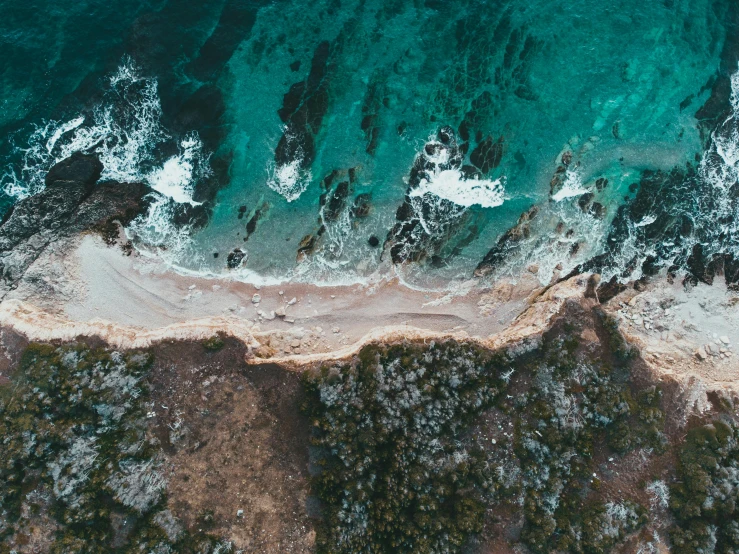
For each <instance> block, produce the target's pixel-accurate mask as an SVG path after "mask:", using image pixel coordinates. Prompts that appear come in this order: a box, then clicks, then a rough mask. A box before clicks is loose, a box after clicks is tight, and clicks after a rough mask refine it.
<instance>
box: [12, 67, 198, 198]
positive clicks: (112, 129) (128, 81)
mask: <svg viewBox="0 0 739 554" xmlns="http://www.w3.org/2000/svg"><path fill="white" fill-rule="evenodd" d="M109 83H110V89H109V90H107V91H106V95H105V100H104V101H103V102H102V103H101V104H99V105H97V106H95V107H94V108H93V109H92V113H91V114H90V115H88V116H87V117H85V116H83V115H79V116H77V117H74V118H72V119H70V120H68V121H47V122H44V123H43V124H42V125H36V126H34V129H33V131H32V132H31V133H30V136H29V137H28V139H27V141H26V144H25V145H23V146H18V145H16V146H15V153H16V154H20V159H21V160H22V161H21V162H20V163H19V164H16V166H15V167H11V168H9V169H8V171H6V173H5V174H4V175H3V176H2V177H0V186H2V188H3V190H4V192H5V193H6V194H7V195H9V196H11V197H13V198H16V199H18V200H20V199H22V198H25V197H27V196H31V195H33V194H37V193H38V192H40V191H41V190H43V188H44V177H45V176H46V173H47V172H48V171H49V169H50V168H51V167H52V166H53V165H54V164H55V163H57V162H60V161H61V160H63V159H65V158H67V157H69V156H70V155H72V154H73V153H74V152H91V153H95V154H96V155H97V156H98V158H99V159H100V161H101V162H102V164H103V173H102V176H101V179H102V180H114V181H119V182H122V183H133V182H139V181H141V182H146V183H147V184H149V185H150V186H151V187H152V188H153V189H154V190H156V191H157V192H159V193H160V194H163V195H165V196H167V197H169V198H172V199H173V200H174V201H176V202H188V203H190V204H192V203H193V201H192V189H193V186H194V179H195V178H196V177H198V176H200V174H202V172H203V171H206V169H205V168H207V156H205V155H204V154H203V152H202V144H201V143H200V140H199V138H198V137H197V135H196V134H194V133H193V134H191V135H189V136H188V137H186V138H185V139H184V140H183V141H182V143H181V153H180V154H179V155H177V156H173V157H172V158H170V159H169V160H167V161H166V162H165V163H164V164H163V165H162V166H161V167H158V168H157V167H152V166H154V163H155V160H154V157H155V155H154V152H155V148H156V147H157V146H158V145H159V144H161V143H162V142H164V141H166V140H169V139H170V138H171V137H170V135H169V133H167V131H166V130H165V129H164V127H163V126H162V124H161V117H162V107H161V104H160V101H159V95H158V92H157V82H156V80H154V79H148V78H142V77H141V76H140V75H139V71H138V68H137V67H136V65H135V64H134V63H133V61H132V60H131V59H130V58H126V59H124V61H123V63H122V64H121V66H120V67H119V68H118V71H117V72H116V73H115V74H114V75H113V76H112V77H111V78H110V80H109ZM11 140H13V139H11ZM196 166H197V167H198V169H196ZM201 166H202V168H203V169H200V168H201Z"/></svg>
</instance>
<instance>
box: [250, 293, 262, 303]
mask: <svg viewBox="0 0 739 554" xmlns="http://www.w3.org/2000/svg"><path fill="white" fill-rule="evenodd" d="M261 301H262V297H261V296H259V295H258V294H255V295H254V296H252V297H251V303H252V304H259V303H260V302H261Z"/></svg>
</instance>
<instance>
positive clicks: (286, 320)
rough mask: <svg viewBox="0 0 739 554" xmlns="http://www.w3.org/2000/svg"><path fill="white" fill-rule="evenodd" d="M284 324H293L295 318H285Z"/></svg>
mask: <svg viewBox="0 0 739 554" xmlns="http://www.w3.org/2000/svg"><path fill="white" fill-rule="evenodd" d="M285 323H295V318H294V317H286V318H285Z"/></svg>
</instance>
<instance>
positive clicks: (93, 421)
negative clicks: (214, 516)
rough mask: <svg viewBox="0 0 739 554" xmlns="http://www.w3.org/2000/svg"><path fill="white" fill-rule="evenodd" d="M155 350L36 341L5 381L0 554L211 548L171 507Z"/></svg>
mask: <svg viewBox="0 0 739 554" xmlns="http://www.w3.org/2000/svg"><path fill="white" fill-rule="evenodd" d="M150 364H151V357H150V356H149V355H148V354H147V353H144V352H131V353H127V354H121V353H118V352H111V351H108V350H103V349H91V348H88V347H86V346H82V345H78V346H67V347H55V346H50V345H40V344H32V345H30V346H29V347H28V348H27V349H26V351H25V352H24V354H23V356H22V359H21V361H20V364H19V366H18V367H17V368H16V370H15V372H14V373H13V377H12V380H11V382H10V383H9V384H7V385H4V386H2V387H0V437H1V438H2V439H1V440H2V448H0V552H5V553H11V552H24V551H31V549H35V550H37V551H44V552H52V553H59V554H62V553H69V554H72V553H81V552H85V553H88V554H91V553H98V552H99V553H110V552H120V553H124V552H126V553H127V552H137V553H139V552H146V553H157V554H160V553H161V554H164V553H170V552H185V553H187V552H203V553H205V552H213V551H215V550H214V549H215V548H216V547H217V544H218V542H217V541H216V539H215V538H214V537H209V536H207V535H205V534H202V533H200V534H197V535H196V536H193V535H192V534H190V533H188V532H187V530H185V529H184V528H183V527H182V526H181V525H180V523H179V522H178V520H177V519H176V518H175V517H174V516H173V514H172V513H171V512H170V511H169V510H168V509H167V507H166V477H165V475H166V469H165V467H164V465H163V461H164V460H163V457H162V454H161V450H160V448H159V446H158V441H157V440H156V439H155V438H153V437H152V436H150V435H149V434H148V433H147V419H148V418H147V414H148V411H147V410H148V409H150V407H151V405H150V403H149V401H148V390H147V385H146V379H145V377H146V374H147V371H148V370H149V367H150Z"/></svg>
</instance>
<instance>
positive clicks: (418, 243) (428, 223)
mask: <svg viewBox="0 0 739 554" xmlns="http://www.w3.org/2000/svg"><path fill="white" fill-rule="evenodd" d="M463 160H464V155H463V153H462V152H461V151H460V148H459V146H458V144H457V138H456V135H455V133H454V130H453V129H452V128H451V127H443V128H442V129H440V130H439V135H438V140H433V141H430V142H428V143H426V145H425V146H424V150H423V152H422V153H421V154H419V155H418V156H417V157H416V160H415V162H414V163H413V167H412V168H411V172H410V175H409V178H408V190H407V192H406V195H405V200H404V202H403V204H402V205H401V206H400V207H399V208H398V211H397V212H396V214H395V219H396V220H397V223H396V224H395V225H394V226H393V228H392V229H390V231H389V232H388V235H387V238H386V239H385V248H386V249H389V251H390V257H391V259H392V261H393V263H396V264H400V263H404V262H418V261H421V260H423V259H425V258H427V257H433V256H434V255H436V254H438V253H439V251H440V250H441V248H442V247H443V246H444V245H445V244H446V243H447V241H448V240H449V238H450V236H451V235H452V234H453V233H454V231H455V230H458V229H459V227H460V225H461V224H462V223H463V220H464V216H465V214H466V212H467V208H465V207H463V206H458V205H457V204H455V203H454V202H452V201H450V200H446V199H443V198H439V197H437V196H434V195H431V194H424V195H422V196H413V195H411V193H412V192H413V191H414V190H415V189H417V188H418V187H419V186H420V185H421V183H422V181H424V180H430V179H431V175H433V174H434V172H437V171H445V170H458V171H463V166H462V162H463ZM472 171H473V172H474V171H475V170H474V168H472Z"/></svg>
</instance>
